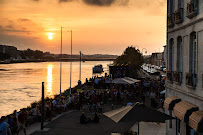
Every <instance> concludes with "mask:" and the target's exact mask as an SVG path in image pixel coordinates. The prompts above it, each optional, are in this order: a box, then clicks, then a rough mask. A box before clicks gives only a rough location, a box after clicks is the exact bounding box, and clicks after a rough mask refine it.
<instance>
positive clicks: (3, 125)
mask: <svg viewBox="0 0 203 135" xmlns="http://www.w3.org/2000/svg"><path fill="white" fill-rule="evenodd" d="M0 135H12V134H11V130H10V126H9V124H8V123H7V122H6V117H5V116H2V117H1V119H0Z"/></svg>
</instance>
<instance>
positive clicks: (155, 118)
mask: <svg viewBox="0 0 203 135" xmlns="http://www.w3.org/2000/svg"><path fill="white" fill-rule="evenodd" d="M104 115H106V116H107V117H109V118H111V119H112V120H113V121H115V122H117V123H118V122H141V121H145V122H162V123H164V122H165V120H170V119H174V118H173V117H171V116H169V115H167V114H165V113H162V112H159V111H157V110H155V109H151V108H148V107H146V106H145V105H143V104H137V105H132V106H126V107H122V108H119V109H116V110H112V111H110V112H106V113H104Z"/></svg>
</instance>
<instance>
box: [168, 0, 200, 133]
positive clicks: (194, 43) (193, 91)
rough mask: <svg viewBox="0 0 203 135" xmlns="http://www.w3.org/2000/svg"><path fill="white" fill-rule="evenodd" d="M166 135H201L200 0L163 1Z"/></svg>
mask: <svg viewBox="0 0 203 135" xmlns="http://www.w3.org/2000/svg"><path fill="white" fill-rule="evenodd" d="M166 50H167V54H166V55H167V62H166V63H167V82H166V100H165V103H164V107H165V111H166V113H167V114H170V115H172V116H174V117H175V118H176V120H171V121H168V122H167V123H166V126H167V127H166V130H167V131H166V132H167V134H168V135H194V134H197V135H202V132H203V131H202V130H203V125H202V123H203V119H202V117H203V111H202V110H203V0H167V46H166Z"/></svg>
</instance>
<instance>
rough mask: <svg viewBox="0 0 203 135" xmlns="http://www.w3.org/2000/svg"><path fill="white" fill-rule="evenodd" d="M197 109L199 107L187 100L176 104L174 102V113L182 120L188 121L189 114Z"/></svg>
mask: <svg viewBox="0 0 203 135" xmlns="http://www.w3.org/2000/svg"><path fill="white" fill-rule="evenodd" d="M197 110H199V108H198V107H197V106H195V105H193V104H191V103H189V102H187V101H182V102H179V103H177V104H175V106H174V108H173V112H174V115H175V116H176V117H177V118H178V119H180V120H182V121H184V122H188V121H189V116H190V115H191V114H192V113H193V112H194V111H197Z"/></svg>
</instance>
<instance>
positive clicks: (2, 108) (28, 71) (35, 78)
mask: <svg viewBox="0 0 203 135" xmlns="http://www.w3.org/2000/svg"><path fill="white" fill-rule="evenodd" d="M110 63H112V61H87V62H82V66H81V67H82V68H81V71H82V76H81V80H82V83H83V82H84V81H85V79H86V78H90V77H92V75H93V74H92V68H93V67H94V65H97V64H102V65H103V68H104V71H105V72H107V73H108V66H107V64H110ZM79 65H80V64H79V62H73V63H72V81H71V82H72V83H71V86H72V87H73V86H75V85H77V82H78V80H79ZM105 72H104V73H105ZM104 73H103V74H101V75H104ZM42 82H44V83H45V84H44V86H45V96H47V97H53V96H54V95H56V94H59V93H60V92H59V89H60V62H42V63H17V64H1V65H0V83H1V84H0V116H3V115H7V114H10V113H12V112H13V111H14V110H15V109H16V110H19V109H20V108H23V107H27V106H29V105H30V103H32V102H34V101H38V100H40V98H41V87H42V85H41V84H42ZM61 82H62V83H61V84H62V86H61V89H62V91H64V90H66V89H68V88H69V87H70V62H63V63H62V81H61Z"/></svg>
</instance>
